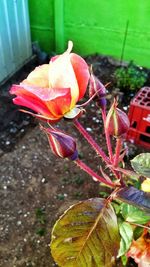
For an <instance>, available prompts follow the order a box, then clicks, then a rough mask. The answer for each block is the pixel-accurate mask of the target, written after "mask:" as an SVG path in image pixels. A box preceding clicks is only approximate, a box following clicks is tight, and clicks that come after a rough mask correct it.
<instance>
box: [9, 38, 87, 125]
mask: <svg viewBox="0 0 150 267" xmlns="http://www.w3.org/2000/svg"><path fill="white" fill-rule="evenodd" d="M72 46H73V44H72V42H71V41H69V43H68V49H67V50H66V52H64V53H63V54H62V55H59V56H55V57H53V58H52V59H51V61H50V63H49V64H44V65H41V66H39V67H37V68H35V70H33V71H32V72H31V73H30V74H29V75H28V77H27V78H26V79H25V80H24V81H22V82H21V83H20V85H13V86H12V88H11V90H10V93H11V94H15V95H16V97H15V98H14V99H13V102H14V103H15V104H17V105H20V106H24V107H27V108H29V109H31V110H33V111H34V112H36V114H34V113H31V112H29V113H30V114H32V115H34V116H36V117H38V118H42V119H46V120H48V121H50V122H51V123H52V122H56V121H58V120H60V119H61V118H62V117H63V116H64V115H65V114H67V113H68V112H70V111H71V110H72V109H73V108H74V107H75V105H76V103H77V101H78V100H80V99H81V98H82V97H83V96H84V94H85V91H86V88H87V85H88V80H89V76H90V74H89V68H88V65H87V63H86V62H85V61H84V59H83V58H82V57H80V56H78V55H77V54H74V53H70V52H71V50H72Z"/></svg>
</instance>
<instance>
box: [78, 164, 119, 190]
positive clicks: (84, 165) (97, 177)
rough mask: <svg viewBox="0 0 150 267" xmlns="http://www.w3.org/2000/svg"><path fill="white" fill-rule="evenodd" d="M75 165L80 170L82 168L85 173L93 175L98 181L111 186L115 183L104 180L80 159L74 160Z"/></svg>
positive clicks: (114, 185)
mask: <svg viewBox="0 0 150 267" xmlns="http://www.w3.org/2000/svg"><path fill="white" fill-rule="evenodd" d="M74 162H75V163H76V164H77V166H79V167H80V168H81V169H82V170H84V171H85V172H86V173H88V174H89V175H90V176H92V177H95V178H96V179H97V180H98V181H99V182H101V183H104V184H106V185H108V186H111V187H116V184H114V183H113V182H112V183H111V182H109V181H106V180H105V179H104V178H103V177H101V176H99V175H98V174H97V173H96V172H94V171H93V170H92V169H91V168H90V167H88V166H87V165H86V164H85V163H84V162H83V161H81V160H80V159H76V160H75V161H74Z"/></svg>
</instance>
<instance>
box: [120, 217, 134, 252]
mask: <svg viewBox="0 0 150 267" xmlns="http://www.w3.org/2000/svg"><path fill="white" fill-rule="evenodd" d="M119 232H120V235H121V241H120V249H119V253H118V257H120V256H122V255H124V254H125V253H126V252H127V251H128V249H129V248H130V245H131V243H132V239H133V230H132V227H131V225H130V224H129V223H126V222H123V223H122V224H121V225H120V226H119Z"/></svg>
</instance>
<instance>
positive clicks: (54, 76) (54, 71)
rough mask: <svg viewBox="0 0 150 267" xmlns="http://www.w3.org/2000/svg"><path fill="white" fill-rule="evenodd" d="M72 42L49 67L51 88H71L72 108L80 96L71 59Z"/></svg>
mask: <svg viewBox="0 0 150 267" xmlns="http://www.w3.org/2000/svg"><path fill="white" fill-rule="evenodd" d="M71 48H72V47H71V43H69V47H68V50H67V51H66V52H65V53H63V54H62V55H60V56H59V57H57V58H56V59H55V60H51V61H50V68H49V82H50V84H49V86H50V87H51V88H71V97H72V99H71V108H72V107H74V106H75V104H76V102H77V100H78V98H79V88H78V83H77V80H76V75H75V73H74V70H73V67H72V64H71V61H70V50H71Z"/></svg>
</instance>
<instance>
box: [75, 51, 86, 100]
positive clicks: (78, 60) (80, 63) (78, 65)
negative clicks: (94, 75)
mask: <svg viewBox="0 0 150 267" xmlns="http://www.w3.org/2000/svg"><path fill="white" fill-rule="evenodd" d="M70 60H71V64H72V66H73V69H74V72H75V75H76V79H77V82H78V87H79V98H78V100H79V99H81V98H82V97H83V96H84V94H85V92H86V88H87V85H88V81H89V78H90V73H89V68H88V65H87V63H86V62H85V60H84V59H83V58H82V57H80V56H78V55H77V54H74V53H71V54H70Z"/></svg>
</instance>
